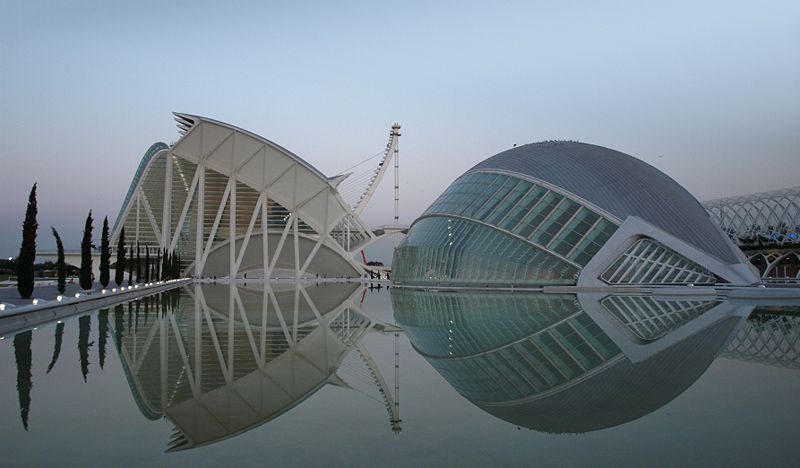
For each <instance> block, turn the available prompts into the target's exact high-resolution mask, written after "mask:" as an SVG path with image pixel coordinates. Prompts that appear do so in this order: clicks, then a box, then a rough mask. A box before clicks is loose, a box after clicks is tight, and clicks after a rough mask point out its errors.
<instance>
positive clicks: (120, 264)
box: [114, 227, 125, 286]
mask: <svg viewBox="0 0 800 468" xmlns="http://www.w3.org/2000/svg"><path fill="white" fill-rule="evenodd" d="M123 281H125V228H124V227H123V228H122V230H121V231H120V233H119V239H118V240H117V268H116V270H115V271H114V282H115V283H117V286H122V282H123Z"/></svg>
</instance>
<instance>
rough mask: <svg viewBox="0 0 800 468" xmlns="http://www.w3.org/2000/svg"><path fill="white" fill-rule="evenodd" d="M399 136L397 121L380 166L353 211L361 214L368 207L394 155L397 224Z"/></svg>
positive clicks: (393, 126) (396, 215) (397, 215)
mask: <svg viewBox="0 0 800 468" xmlns="http://www.w3.org/2000/svg"><path fill="white" fill-rule="evenodd" d="M399 137H400V124H399V123H395V124H394V125H392V130H391V131H390V132H389V143H387V144H386V150H385V151H384V152H383V158H381V161H380V162H379V163H378V167H377V168H375V172H374V174H373V175H372V177H371V178H370V180H369V183H368V184H367V188H366V189H365V190H364V192H363V193H362V194H361V197H359V199H358V201H357V202H356V204H355V206H354V207H353V212H354V213H355V214H356V215H359V214H361V212H362V211H364V208H366V206H367V203H369V200H370V198H372V195H373V194H374V193H375V190H376V189H377V187H378V184H379V183H380V181H381V179H382V178H383V175H384V174H385V173H386V168H387V167H389V162H390V161H391V160H392V157H394V161H395V163H394V168H395V169H394V170H395V184H394V185H395V188H394V190H395V195H394V197H395V199H394V203H395V214H394V216H395V218H394V219H395V224H396V223H397V219H398V217H399V212H398V210H399V193H398V191H399V179H398V172H397V170H398V163H397V158H398V153H399V148H398V139H399Z"/></svg>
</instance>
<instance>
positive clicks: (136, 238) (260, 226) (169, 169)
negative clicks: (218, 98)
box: [111, 114, 400, 278]
mask: <svg viewBox="0 0 800 468" xmlns="http://www.w3.org/2000/svg"><path fill="white" fill-rule="evenodd" d="M175 115H176V120H177V122H178V126H179V128H180V131H181V135H182V136H181V138H180V139H179V140H178V141H177V142H176V143H175V144H173V145H172V146H167V145H166V144H163V143H156V144H155V145H153V146H152V147H151V148H150V150H148V152H147V153H146V154H145V157H144V158H143V160H142V163H141V164H140V167H139V169H138V170H137V172H136V175H135V177H134V179H133V182H132V184H131V188H130V190H129V192H128V195H127V197H126V199H125V202H124V203H123V206H122V209H121V211H120V214H119V217H118V219H117V222H116V223H115V226H114V231H113V234H112V241H111V245H112V246H116V245H117V239H118V237H119V235H120V234H121V231H122V228H123V227H124V229H125V239H126V244H127V245H133V246H135V245H137V244H138V245H140V246H141V247H142V248H143V249H144V248H146V249H149V253H150V257H151V258H154V257H155V256H157V255H158V252H160V251H163V249H166V250H167V251H169V252H173V253H177V254H178V255H179V256H180V259H181V267H182V271H183V274H184V275H187V276H189V275H192V276H205V277H210V276H218V277H233V278H235V277H243V276H244V275H247V277H248V278H274V277H283V278H287V277H288V278H302V277H310V276H315V275H320V276H329V277H330V276H337V277H340V276H347V277H359V276H361V275H362V272H363V269H362V265H361V264H360V263H358V262H357V261H355V260H354V259H353V257H354V254H355V253H356V252H358V251H359V250H360V249H363V248H364V246H366V245H367V244H369V243H371V242H372V241H374V240H376V239H377V238H378V237H379V236H378V235H376V234H375V233H373V232H372V231H371V230H370V229H368V228H367V227H366V226H365V225H364V223H363V222H362V221H361V220H360V219H359V218H358V216H357V213H359V212H360V211H361V210H362V209H363V207H364V205H365V204H366V203H367V202H368V201H369V198H370V197H371V195H372V193H373V192H374V188H375V185H376V184H377V183H378V182H379V181H380V179H381V177H382V176H383V173H384V169H385V167H383V166H382V165H383V162H386V159H387V157H390V156H391V154H393V153H394V152H395V151H396V147H397V137H399V135H400V134H399V128H400V126H399V125H397V124H395V125H394V126H393V127H392V132H391V133H390V141H389V144H388V145H387V148H386V151H385V156H384V159H383V161H382V162H381V165H379V170H377V171H376V173H375V177H373V178H372V179H371V180H369V181H368V184H367V187H366V188H365V189H364V191H363V193H362V196H361V197H360V198H359V200H358V202H357V203H356V204H355V206H350V205H349V204H348V203H347V202H345V201H344V200H343V198H342V197H341V196H340V194H339V192H338V190H337V187H338V186H339V184H340V183H341V182H342V181H343V180H345V179H346V178H347V177H348V176H349V174H344V175H340V176H336V177H326V176H325V175H323V174H322V173H321V172H320V171H318V170H317V169H315V168H314V167H313V166H311V165H310V164H309V163H308V162H306V161H304V160H303V159H301V158H300V157H298V156H297V155H295V154H293V153H292V152H290V151H288V150H286V149H285V148H282V147H281V146H278V145H277V144H275V143H273V142H271V141H269V140H267V139H265V138H262V137H260V136H258V135H255V134H253V133H250V132H248V131H246V130H242V129H240V128H237V127H234V126H232V125H229V124H226V123H222V122H218V121H215V120H212V119H207V118H203V117H198V116H193V115H187V114H175ZM142 257H144V254H142Z"/></svg>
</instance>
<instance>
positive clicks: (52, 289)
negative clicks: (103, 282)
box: [0, 281, 128, 306]
mask: <svg viewBox="0 0 800 468" xmlns="http://www.w3.org/2000/svg"><path fill="white" fill-rule="evenodd" d="M125 285H126V286H127V285H128V283H125ZM109 286H111V287H115V286H116V283H114V282H113V281H112V282H111V284H110V285H109ZM93 289H95V290H97V291H99V290H101V289H102V288H101V287H100V283H97V282H95V283H94V286H93ZM81 291H83V289H81V288H80V286H78V284H77V282H76V283H75V284H69V283H68V284H67V287H66V290H65V291H64V295H66V296H74V295H75V293H76V292H81ZM56 296H58V288H57V287H56V284H55V281H53V282H52V284H51V282H49V281H48V282H46V283H44V284H40V285H35V286H34V287H33V294H32V295H31V299H33V298H34V297H35V298H39V299H45V300H48V301H51V300H53V299H55V298H56ZM31 299H22V298H20V297H19V291H17V285H16V283H14V284H12V285H11V286H6V284H5V282H4V283H3V284H0V302H4V303H6V304H14V305H15V306H22V305H28V304H30V303H31Z"/></svg>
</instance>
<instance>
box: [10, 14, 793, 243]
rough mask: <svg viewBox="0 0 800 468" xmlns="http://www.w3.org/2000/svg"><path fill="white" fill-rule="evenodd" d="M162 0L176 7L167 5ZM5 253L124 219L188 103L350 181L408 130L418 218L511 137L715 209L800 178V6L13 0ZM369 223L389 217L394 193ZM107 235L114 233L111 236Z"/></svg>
mask: <svg viewBox="0 0 800 468" xmlns="http://www.w3.org/2000/svg"><path fill="white" fill-rule="evenodd" d="M163 3H166V2H163ZM0 63H2V71H0V200H2V204H0V219H2V221H3V222H2V223H1V224H0V255H3V256H7V255H16V254H17V251H18V249H19V240H20V232H21V223H22V219H23V217H24V210H25V200H26V197H27V193H28V191H29V190H30V187H31V185H32V184H33V183H34V182H38V183H39V209H40V215H39V222H40V225H41V227H42V229H40V233H39V238H40V246H41V247H42V248H48V247H50V248H51V247H52V245H53V242H52V240H51V237H52V236H50V235H49V232H48V231H49V226H51V225H52V226H56V228H58V229H59V230H60V231H61V233H62V237H63V238H64V239H65V244H66V247H67V248H68V249H77V247H78V243H79V239H80V235H81V230H82V228H83V219H84V217H85V215H86V212H87V211H88V210H89V209H90V208H91V209H93V210H94V213H95V217H96V218H97V217H98V216H99V217H100V219H102V216H104V215H108V216H109V218H111V219H112V220H113V218H114V217H115V216H116V213H117V211H118V210H119V205H120V203H121V202H122V199H123V198H124V195H125V192H126V191H127V187H128V184H129V183H130V179H131V177H132V175H133V172H134V171H135V168H136V166H137V165H138V163H139V160H140V158H141V156H142V154H143V153H144V151H145V150H146V149H147V148H148V147H149V145H150V144H151V143H153V142H155V141H165V142H167V143H169V142H172V141H174V140H175V139H177V131H176V129H175V126H174V125H173V122H172V116H171V114H170V113H171V112H172V111H180V112H187V113H194V114H199V115H205V116H208V117H212V118H215V119H218V120H222V121H225V122H229V123H232V124H234V125H237V126H239V127H242V128H246V129H248V130H250V131H253V132H255V133H257V134H260V135H262V136H264V137H266V138H268V139H271V140H273V141H275V142H276V143H278V144H280V145H282V146H284V147H286V148H288V149H290V150H292V151H294V152H295V153H297V154H299V155H300V156H302V157H303V158H305V159H306V160H308V161H309V162H311V163H312V164H314V165H316V166H317V167H318V168H320V169H321V170H322V171H323V172H324V173H326V174H329V175H333V174H336V173H338V172H340V171H341V170H343V169H345V168H347V167H349V166H350V165H352V164H354V163H355V162H358V161H360V160H362V159H364V158H365V157H368V156H371V155H373V154H375V153H376V152H378V151H380V150H381V149H382V148H383V147H384V145H385V144H386V138H387V134H388V131H389V127H390V125H391V123H392V122H395V121H397V122H400V123H401V124H402V125H403V136H402V138H401V146H400V157H401V185H402V188H401V191H402V193H401V221H403V222H411V221H413V219H414V218H415V217H416V216H418V215H419V213H420V212H421V211H422V210H424V209H425V208H426V207H427V205H428V204H429V203H430V202H431V201H433V199H434V198H435V197H436V196H437V195H438V194H439V193H441V191H442V190H443V189H444V188H445V187H446V186H447V185H449V184H450V182H452V180H453V179H454V178H455V177H457V176H458V175H459V174H461V173H462V172H464V171H465V170H467V169H469V168H470V167H471V166H472V165H474V164H475V163H477V162H479V161H481V160H483V159H485V158H486V157H489V156H491V155H493V154H495V153H497V152H499V151H502V150H504V149H507V148H509V147H511V146H512V145H513V144H515V143H517V144H521V143H528V142H532V141H539V140H544V139H577V140H580V141H584V142H589V143H595V144H599V145H603V146H607V147H610V148H614V149H617V150H620V151H623V152H626V153H628V154H631V155H634V156H636V157H638V158H640V159H643V160H644V161H646V162H648V163H650V164H653V165H655V166H656V167H658V168H659V169H661V170H663V171H664V172H666V173H667V174H668V175H670V176H671V177H673V178H674V179H676V180H677V181H678V182H680V183H681V184H683V185H684V186H685V187H686V188H687V189H689V190H690V191H691V192H692V193H694V194H695V196H697V197H698V198H699V199H701V200H704V199H709V198H717V197H721V196H728V195H735V194H740V193H749V192H754V191H762V190H770V189H777V188H782V187H786V186H792V185H797V184H798V174H800V154H798V153H800V152H799V151H798V148H800V3H798V2H789V1H787V2H663V3H661V2H608V3H601V2H533V1H527V2H503V1H500V2H485V1H484V2H468V1H466V2H435V1H429V2H403V1H394V2H291V4H290V3H289V2H276V3H271V2H236V1H233V2H203V1H191V2H169V5H163V4H162V2H129V3H115V2H107V1H104V2H81V1H73V2H33V1H31V2H10V1H7V0H0ZM384 185H385V186H384V188H386V189H387V190H381V191H379V193H378V195H377V196H376V199H375V200H374V201H375V203H374V205H373V206H372V207H371V208H370V209H369V210H368V211H367V212H366V213H365V218H366V219H367V221H368V222H370V223H373V224H385V223H388V222H391V217H392V200H391V198H392V197H391V193H390V192H389V190H388V189H389V185H390V184H384ZM96 233H99V229H96Z"/></svg>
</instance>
